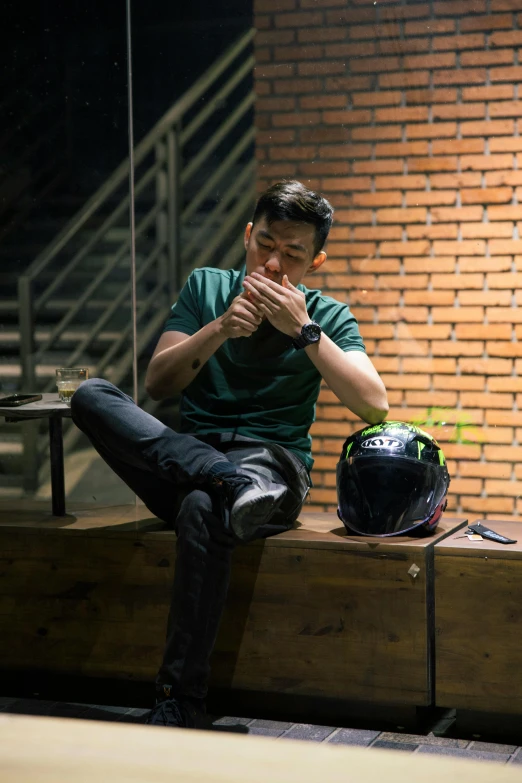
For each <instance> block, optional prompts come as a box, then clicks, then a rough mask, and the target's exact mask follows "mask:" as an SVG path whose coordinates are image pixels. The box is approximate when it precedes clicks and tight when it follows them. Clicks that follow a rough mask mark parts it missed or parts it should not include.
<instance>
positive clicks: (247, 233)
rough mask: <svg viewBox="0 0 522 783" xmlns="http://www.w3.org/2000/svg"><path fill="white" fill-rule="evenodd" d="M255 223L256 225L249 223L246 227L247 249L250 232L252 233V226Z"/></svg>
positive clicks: (245, 239)
mask: <svg viewBox="0 0 522 783" xmlns="http://www.w3.org/2000/svg"><path fill="white" fill-rule="evenodd" d="M253 225H254V224H253V223H247V225H246V228H245V237H244V241H245V250H246V249H247V247H248V240H249V239H250V234H251V233H252V226H253Z"/></svg>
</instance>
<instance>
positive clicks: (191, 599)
mask: <svg viewBox="0 0 522 783" xmlns="http://www.w3.org/2000/svg"><path fill="white" fill-rule="evenodd" d="M71 413H72V418H73V421H74V423H75V424H76V426H77V427H79V429H81V430H82V431H83V432H84V433H85V434H86V435H87V437H88V438H89V440H90V441H91V443H92V444H93V446H94V448H95V449H96V450H97V451H98V453H99V454H100V455H101V456H102V457H103V459H104V460H105V462H106V463H107V464H108V465H109V466H110V467H111V468H112V470H113V471H114V472H115V473H116V474H117V475H118V476H119V477H120V478H121V479H123V481H124V482H125V483H126V484H127V485H128V486H129V487H130V488H131V489H132V490H133V491H134V492H135V493H136V495H138V497H139V498H140V499H141V500H142V501H143V502H144V503H145V505H146V506H147V508H148V509H149V510H150V511H151V512H152V513H153V514H154V515H155V516H157V517H159V518H160V519H162V520H164V521H165V522H166V523H167V524H168V525H169V526H172V527H173V528H174V530H175V532H176V535H177V545H176V552H177V555H176V569H175V576H174V585H173V592H172V600H171V607H170V612H169V619H168V625H167V640H166V645H165V651H164V656H163V663H162V665H161V668H160V670H159V672H158V677H157V683H158V684H169V685H171V686H172V692H173V694H174V695H177V696H187V697H190V698H193V699H204V698H205V696H206V693H207V687H208V679H209V675H210V666H209V659H210V655H211V653H212V649H213V647H214V643H215V640H216V636H217V632H218V628H219V623H220V620H221V616H222V613H223V608H224V605H225V600H226V596H227V591H228V585H229V580H230V569H231V561H232V552H233V550H234V548H235V546H236V545H237V543H238V539H237V537H236V536H235V535H234V533H233V532H232V531H231V530H230V528H229V526H228V520H227V515H224V514H223V510H222V499H221V498H220V497H219V496H218V495H217V494H216V493H215V491H214V490H212V488H211V487H210V485H209V483H208V482H207V481H206V473H207V471H208V469H209V468H210V467H211V466H212V465H213V464H215V463H216V462H222V461H224V460H229V461H230V462H233V463H234V464H235V465H236V466H237V468H238V470H239V471H240V472H241V473H243V474H245V475H249V474H250V475H263V476H264V477H265V478H267V479H268V480H269V481H271V482H273V483H276V484H283V485H284V486H285V487H286V490H287V491H286V494H285V496H284V498H283V502H282V503H281V505H280V507H279V508H278V510H277V511H276V512H275V513H274V516H273V518H272V519H270V520H269V522H268V523H267V524H265V525H263V526H262V527H258V528H256V529H252V530H251V531H249V536H248V540H253V539H255V538H265V537H267V536H270V535H274V534H276V533H281V532H283V531H285V530H289V529H290V528H291V527H292V526H293V524H294V522H295V520H296V519H297V517H298V515H299V513H300V511H301V508H302V505H303V503H304V500H305V498H306V495H307V493H308V489H309V486H310V479H309V476H308V472H307V470H306V467H305V466H304V464H303V463H302V462H301V460H299V459H298V458H297V457H296V456H295V455H294V454H292V453H291V452H289V451H288V450H286V449H284V448H282V447H281V446H278V445H276V444H272V443H268V442H265V441H260V440H253V439H251V438H244V437H241V436H237V435H233V434H232V433H223V434H218V435H212V436H198V437H194V436H192V435H185V434H181V433H177V432H174V430H172V429H170V428H169V427H166V426H165V425H164V424H162V423H161V422H160V421H158V420H157V419H155V418H154V416H151V415H150V414H148V413H145V411H142V410H141V408H138V407H137V406H136V405H135V403H134V401H133V400H132V399H131V398H130V397H128V396H127V395H126V394H124V393H123V392H122V391H120V390H119V389H117V388H116V387H115V386H113V384H111V383H109V382H108V381H104V380H101V379H98V378H93V379H92V380H89V381H85V382H84V383H82V385H81V386H80V387H79V389H78V390H77V391H76V392H75V394H74V395H73V397H72V401H71Z"/></svg>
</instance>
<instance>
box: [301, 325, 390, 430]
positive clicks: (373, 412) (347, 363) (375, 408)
mask: <svg viewBox="0 0 522 783" xmlns="http://www.w3.org/2000/svg"><path fill="white" fill-rule="evenodd" d="M304 350H305V351H306V353H307V355H308V357H309V358H310V360H311V361H312V362H313V363H314V365H315V367H316V368H317V370H318V371H319V372H320V373H321V376H322V377H323V378H324V380H325V381H326V383H327V384H328V386H329V387H330V389H331V390H332V391H333V393H334V394H335V395H336V396H337V397H338V398H339V400H340V401H341V402H342V403H343V405H346V407H347V408H349V409H350V410H351V411H353V413H355V414H356V415H357V416H359V417H360V418H361V419H362V420H363V421H366V422H369V423H370V424H376V423H378V422H380V421H383V419H384V418H385V417H386V414H387V413H388V400H387V395H386V389H385V387H384V384H383V382H382V380H381V379H380V378H379V375H378V374H377V372H376V370H375V368H374V367H373V365H372V364H371V362H370V360H369V359H367V357H366V354H362V356H364V357H365V360H364V366H363V367H359V366H357V361H355V360H351V359H350V354H345V352H344V351H342V350H341V348H339V346H338V345H336V344H335V343H334V342H333V341H332V340H331V339H330V338H329V337H328V336H327V335H325V334H324V333H323V334H322V336H321V339H320V340H319V342H317V343H314V344H312V345H308V346H307V347H306V348H305V349H304ZM352 353H353V354H355V353H356V352H352ZM357 358H359V359H360V358H361V357H357ZM366 365H367V366H366Z"/></svg>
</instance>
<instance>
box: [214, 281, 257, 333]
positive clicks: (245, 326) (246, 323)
mask: <svg viewBox="0 0 522 783" xmlns="http://www.w3.org/2000/svg"><path fill="white" fill-rule="evenodd" d="M262 320H263V313H262V312H260V309H259V307H258V306H257V304H255V303H254V302H252V301H251V300H250V299H249V297H248V296H247V294H246V292H245V293H243V294H240V295H239V296H236V298H235V299H234V301H233V302H232V304H231V305H230V307H229V308H228V310H227V311H226V313H224V314H223V315H222V316H221V317H220V321H221V332H222V334H223V335H224V336H225V337H227V338H229V337H250V336H251V335H252V334H253V333H254V332H255V331H256V330H257V329H258V327H259V324H260V323H261V321H262Z"/></svg>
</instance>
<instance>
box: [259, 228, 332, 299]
mask: <svg viewBox="0 0 522 783" xmlns="http://www.w3.org/2000/svg"><path fill="white" fill-rule="evenodd" d="M314 240H315V227H314V226H312V225H310V224H309V223H294V222H293V221H288V220H276V221H275V222H274V223H271V224H270V225H268V223H267V222H266V219H265V218H264V217H262V218H261V219H260V220H258V221H257V223H256V224H255V225H252V223H249V224H248V225H247V227H246V231H245V248H246V273H247V275H251V274H252V272H258V273H259V274H260V275H264V276H265V277H268V278H269V279H270V280H273V281H274V282H275V283H279V285H281V284H282V280H283V275H287V276H288V279H289V281H290V282H291V283H292V285H294V286H296V285H298V284H299V283H300V282H301V281H302V279H303V278H304V276H305V275H306V274H310V272H313V271H315V270H316V269H318V268H319V267H320V266H321V264H322V263H323V261H324V260H325V259H326V253H324V252H323V251H320V252H319V253H317V254H315V253H314Z"/></svg>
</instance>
